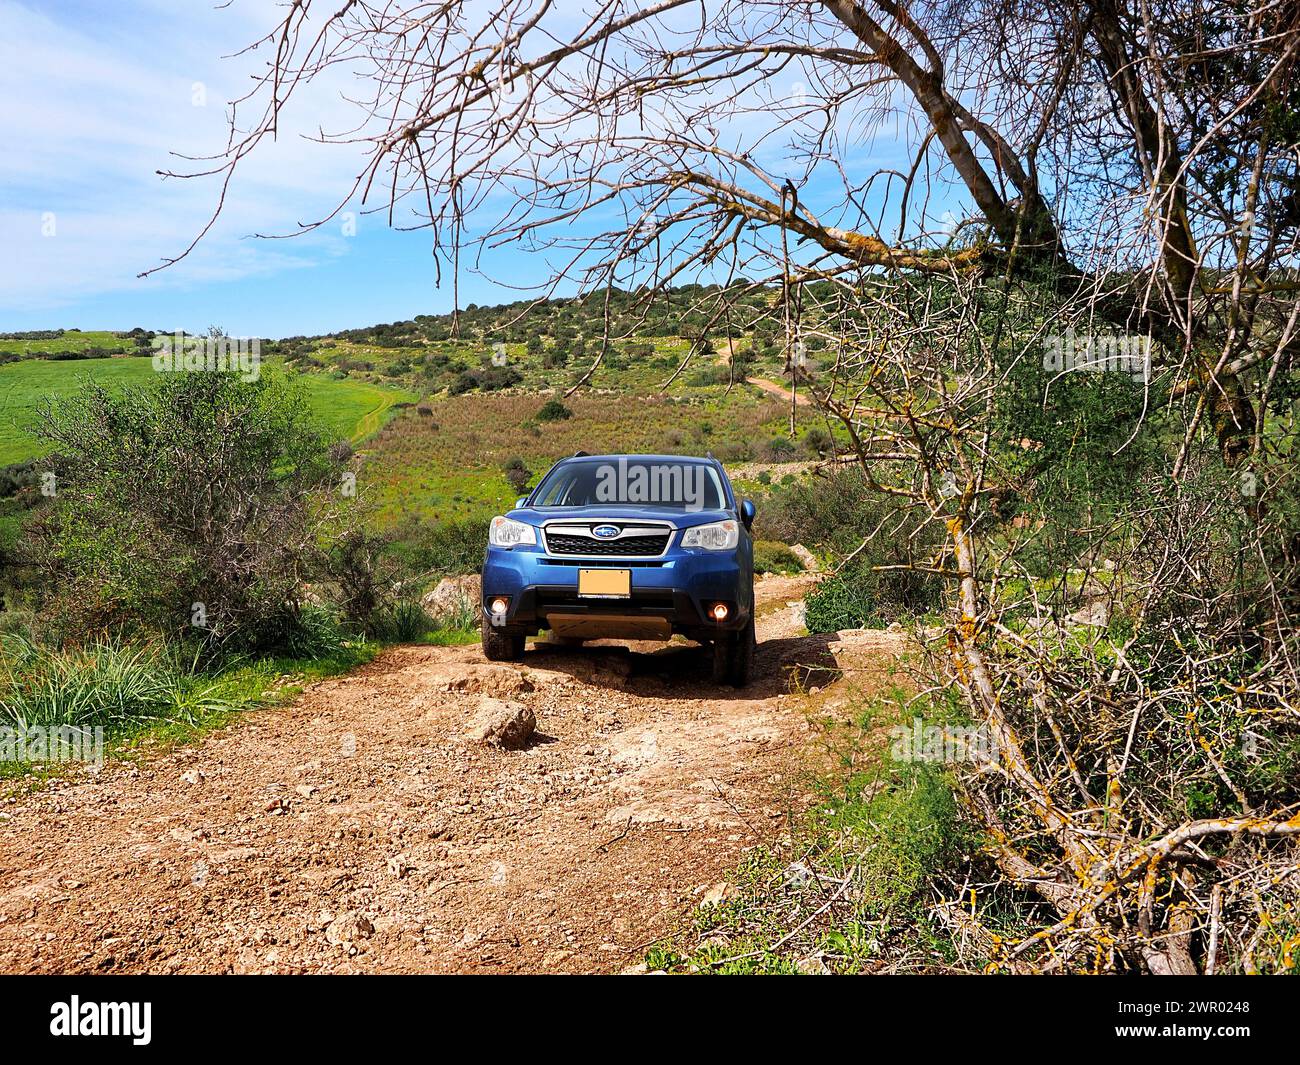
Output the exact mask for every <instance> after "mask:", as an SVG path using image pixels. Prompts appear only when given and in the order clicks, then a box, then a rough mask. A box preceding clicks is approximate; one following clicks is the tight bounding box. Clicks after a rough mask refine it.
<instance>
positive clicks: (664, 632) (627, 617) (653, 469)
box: [482, 452, 756, 687]
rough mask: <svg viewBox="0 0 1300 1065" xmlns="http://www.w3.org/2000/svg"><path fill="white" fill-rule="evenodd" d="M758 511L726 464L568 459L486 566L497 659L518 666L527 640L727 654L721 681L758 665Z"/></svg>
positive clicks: (505, 519)
mask: <svg viewBox="0 0 1300 1065" xmlns="http://www.w3.org/2000/svg"><path fill="white" fill-rule="evenodd" d="M753 521H754V504H753V503H752V502H751V501H750V500H748V499H744V500H738V499H737V498H736V494H735V492H734V491H733V490H732V487H731V482H730V481H729V480H728V479H727V474H726V471H725V470H724V469H723V468H722V463H720V462H718V461H717V459H714V458H712V457H711V456H710V457H708V458H682V457H680V456H675V455H587V454H584V453H582V452H579V453H578V454H577V455H574V456H573V457H572V458H568V459H563V460H561V461H560V462H557V463H556V464H555V465H554V466H552V467H551V469H550V470H549V471H548V472H547V474H546V476H545V477H543V478H542V479H541V481H540V482H538V485H537V487H536V488H534V489H533V490H532V492H531V493H530V494H529V495H527V496H524V497H523V498H521V499H520V500H519V501H518V502H517V503H516V504H515V508H514V509H513V510H511V511H510V512H509V513H507V514H502V515H499V516H497V517H495V518H493V519H492V524H491V526H490V528H489V532H488V547H487V554H486V555H485V557H484V559H483V604H482V605H483V619H482V626H483V653H484V654H485V655H486V656H487V657H488V658H489V659H491V660H492V661H498V662H500V661H518V660H519V659H521V658H522V657H523V654H524V639H525V638H526V637H527V636H530V635H533V634H535V633H537V632H538V631H540V630H542V629H550V630H551V632H552V633H554V634H555V635H556V636H557V637H559V638H560V639H561V640H563V641H565V642H569V643H581V642H582V641H583V640H588V639H626V640H668V639H671V637H672V636H673V634H674V633H677V634H680V635H683V636H686V637H688V638H690V639H692V640H697V641H699V642H700V643H702V644H705V645H710V644H711V645H712V646H713V651H714V655H713V676H714V680H715V681H717V682H718V683H725V684H731V685H734V686H735V687H743V686H744V685H745V684H747V683H748V682H749V679H750V676H751V673H752V671H753V665H754V653H755V647H756V644H755V637H754V544H753V539H752V538H751V535H750V527H751V526H752V525H753Z"/></svg>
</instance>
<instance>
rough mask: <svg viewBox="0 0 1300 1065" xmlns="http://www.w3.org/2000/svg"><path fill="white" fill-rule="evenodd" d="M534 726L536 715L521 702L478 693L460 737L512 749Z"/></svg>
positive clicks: (527, 736)
mask: <svg viewBox="0 0 1300 1065" xmlns="http://www.w3.org/2000/svg"><path fill="white" fill-rule="evenodd" d="M536 728H537V717H536V716H535V715H534V714H533V712H532V711H531V710H530V709H529V708H528V707H526V706H524V705H523V704H522V703H515V702H510V701H508V700H505V699H494V698H492V697H491V696H489V695H481V696H479V700H478V708H477V709H476V710H475V711H474V716H473V717H471V718H470V721H469V724H468V725H467V726H466V728H465V732H464V733H463V737H462V738H464V739H466V740H472V741H475V742H478V743H495V744H496V745H497V746H498V747H505V748H506V749H507V750H512V751H513V750H518V749H519V748H520V747H522V746H523V745H524V744H525V743H527V742H528V738H529V737H530V736H531V735H532V734H533V731H534V730H535V729H536Z"/></svg>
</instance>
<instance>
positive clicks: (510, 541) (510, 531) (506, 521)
mask: <svg viewBox="0 0 1300 1065" xmlns="http://www.w3.org/2000/svg"><path fill="white" fill-rule="evenodd" d="M488 543H489V544H491V545H492V546H493V547H517V546H518V545H520V544H535V543H537V530H536V529H534V528H533V527H532V526H531V525H528V524H525V523H524V522H522V521H515V519H514V518H506V517H502V516H501V515H499V514H498V515H497V516H496V517H495V518H493V519H492V525H491V526H490V527H489V528H488Z"/></svg>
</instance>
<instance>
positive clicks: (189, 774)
mask: <svg viewBox="0 0 1300 1065" xmlns="http://www.w3.org/2000/svg"><path fill="white" fill-rule="evenodd" d="M202 779H203V774H202V773H201V772H200V771H199V770H197V769H187V770H186V771H185V772H184V773H182V774H181V780H183V781H185V783H186V784H197V783H198V782H199V781H200V780H202Z"/></svg>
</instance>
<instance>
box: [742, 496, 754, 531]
mask: <svg viewBox="0 0 1300 1065" xmlns="http://www.w3.org/2000/svg"><path fill="white" fill-rule="evenodd" d="M755 513H756V511H755V509H754V501H753V500H752V499H742V500H741V501H740V520H741V521H743V522H744V523H745V528H746V529H752V528H753V527H754V514H755Z"/></svg>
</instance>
